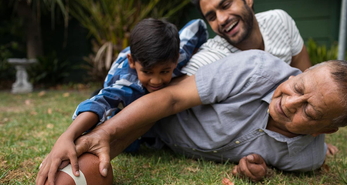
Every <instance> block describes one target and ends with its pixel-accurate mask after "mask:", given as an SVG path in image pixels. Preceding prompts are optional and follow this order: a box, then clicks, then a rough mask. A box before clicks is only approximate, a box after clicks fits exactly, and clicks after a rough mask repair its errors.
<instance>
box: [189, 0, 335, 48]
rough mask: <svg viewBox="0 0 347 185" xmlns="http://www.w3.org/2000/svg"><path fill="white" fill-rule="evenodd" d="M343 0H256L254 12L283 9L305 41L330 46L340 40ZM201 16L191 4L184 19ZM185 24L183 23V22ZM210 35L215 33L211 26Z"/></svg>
mask: <svg viewBox="0 0 347 185" xmlns="http://www.w3.org/2000/svg"><path fill="white" fill-rule="evenodd" d="M340 7H341V0H330V1H325V0H304V1H303V0H254V12H255V13H258V12H262V11H266V10H270V9H283V10H285V11H286V12H287V13H288V14H289V15H291V16H292V17H293V19H294V20H295V22H296V24H297V27H298V29H299V31H300V34H301V36H302V37H303V39H304V40H305V41H307V40H308V39H309V38H313V39H314V40H315V41H316V42H317V43H318V44H325V45H327V46H330V44H331V43H333V42H335V41H337V40H338V32H339V19H340V11H341V10H340ZM193 18H201V15H200V13H199V12H198V11H197V10H196V8H195V7H194V6H193V5H191V7H190V11H189V14H187V16H186V17H185V20H184V21H182V22H184V23H186V22H187V21H188V20H190V19H193ZM182 24H183V23H182ZM209 33H210V37H213V36H215V33H214V32H213V31H212V30H211V29H210V28H209Z"/></svg>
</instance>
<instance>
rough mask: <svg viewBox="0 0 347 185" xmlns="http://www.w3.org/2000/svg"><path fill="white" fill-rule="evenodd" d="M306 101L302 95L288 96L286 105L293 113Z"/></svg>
mask: <svg viewBox="0 0 347 185" xmlns="http://www.w3.org/2000/svg"><path fill="white" fill-rule="evenodd" d="M304 102H305V100H304V98H303V97H302V96H297V95H294V96H287V97H286V99H285V102H284V107H286V108H287V109H288V110H289V111H290V112H291V113H295V112H296V110H297V109H298V108H299V107H301V105H302V104H303V103H304Z"/></svg>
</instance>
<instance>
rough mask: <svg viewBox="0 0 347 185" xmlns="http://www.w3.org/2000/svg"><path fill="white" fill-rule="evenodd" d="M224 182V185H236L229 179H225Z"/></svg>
mask: <svg viewBox="0 0 347 185" xmlns="http://www.w3.org/2000/svg"><path fill="white" fill-rule="evenodd" d="M222 182H223V185H234V183H233V182H231V181H230V180H229V179H228V178H224V179H223V181H222Z"/></svg>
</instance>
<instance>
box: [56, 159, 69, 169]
mask: <svg viewBox="0 0 347 185" xmlns="http://www.w3.org/2000/svg"><path fill="white" fill-rule="evenodd" d="M69 164H70V162H69V161H67V160H66V161H63V162H61V163H60V165H59V167H58V169H59V170H61V169H63V168H65V167H66V166H67V165H69Z"/></svg>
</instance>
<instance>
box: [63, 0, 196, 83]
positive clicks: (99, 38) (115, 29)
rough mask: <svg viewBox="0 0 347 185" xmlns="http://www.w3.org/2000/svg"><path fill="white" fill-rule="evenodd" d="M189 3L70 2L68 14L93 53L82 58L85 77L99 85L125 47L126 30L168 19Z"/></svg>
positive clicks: (149, 0) (151, 0)
mask: <svg viewBox="0 0 347 185" xmlns="http://www.w3.org/2000/svg"><path fill="white" fill-rule="evenodd" d="M189 2H190V1H189V0H170V1H165V0H117V1H115V0H99V1H95V0H71V1H69V11H70V14H71V15H72V16H73V17H74V18H76V19H77V20H78V21H79V22H80V23H81V24H82V26H83V27H85V28H87V29H88V31H89V34H90V36H92V38H93V39H92V45H93V52H94V53H93V54H90V55H89V56H88V57H85V60H86V61H87V62H88V63H89V65H88V66H87V69H88V72H89V77H93V78H94V79H93V80H95V81H101V82H103V80H104V78H105V76H106V74H107V71H108V70H109V69H110V67H111V64H112V62H113V61H114V60H115V59H116V57H117V56H118V53H119V52H120V51H121V50H122V49H124V48H125V47H127V46H128V45H129V44H128V39H129V35H130V30H132V28H133V27H134V26H135V25H136V24H137V23H138V22H139V21H141V20H142V19H144V18H147V17H153V18H162V17H165V18H170V17H174V16H173V15H177V12H178V11H179V10H181V9H182V8H183V7H184V6H186V5H187V4H188V3H189Z"/></svg>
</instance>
